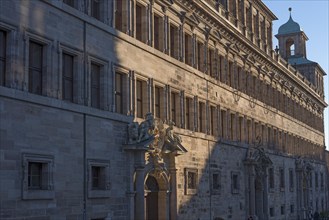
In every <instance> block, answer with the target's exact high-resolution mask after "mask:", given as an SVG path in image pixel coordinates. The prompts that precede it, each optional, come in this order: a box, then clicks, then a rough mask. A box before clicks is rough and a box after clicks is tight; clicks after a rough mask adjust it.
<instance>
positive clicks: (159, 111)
mask: <svg viewBox="0 0 329 220" xmlns="http://www.w3.org/2000/svg"><path fill="white" fill-rule="evenodd" d="M164 97H165V92H164V88H163V87H159V86H155V87H154V115H155V117H157V118H161V119H164V106H165V102H164Z"/></svg>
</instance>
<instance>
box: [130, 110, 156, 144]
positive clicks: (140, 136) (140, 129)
mask: <svg viewBox="0 0 329 220" xmlns="http://www.w3.org/2000/svg"><path fill="white" fill-rule="evenodd" d="M153 130H154V117H153V115H152V113H147V114H146V115H145V121H143V122H142V123H140V124H139V125H138V123H137V122H132V123H130V124H129V125H128V144H134V143H140V142H143V141H146V140H148V139H150V138H151V137H152V136H153Z"/></svg>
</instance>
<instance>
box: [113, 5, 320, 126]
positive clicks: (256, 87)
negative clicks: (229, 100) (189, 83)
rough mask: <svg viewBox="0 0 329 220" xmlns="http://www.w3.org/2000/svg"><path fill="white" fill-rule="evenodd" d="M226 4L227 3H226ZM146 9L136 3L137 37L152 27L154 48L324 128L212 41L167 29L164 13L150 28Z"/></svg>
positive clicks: (119, 7)
mask: <svg viewBox="0 0 329 220" xmlns="http://www.w3.org/2000/svg"><path fill="white" fill-rule="evenodd" d="M232 2H235V1H232ZM240 2H243V1H240ZM126 4H127V2H125V1H118V2H116V7H117V10H116V28H117V29H118V30H120V31H123V30H122V27H123V23H122V22H124V21H125V20H126V19H124V18H123V17H122V16H123V14H127V12H126V11H125V10H126V8H125V7H126ZM223 4H224V5H227V4H226V3H223ZM230 4H231V1H230ZM232 4H236V3H232ZM225 7H226V6H225ZM233 8H235V7H233ZM147 11H149V10H146V8H145V6H143V5H142V4H139V3H137V4H136V38H137V39H138V40H140V41H143V42H145V43H147V42H149V39H147V37H148V36H149V34H148V33H147V31H148V30H153V32H154V33H153V41H154V43H153V46H154V48H156V49H158V50H160V51H167V53H168V54H169V55H170V56H172V57H174V58H176V59H178V60H181V61H182V62H185V63H186V64H187V65H191V66H193V67H195V68H197V69H198V70H200V71H202V72H205V73H207V74H209V75H211V76H213V77H214V78H216V79H218V80H220V81H221V82H223V83H226V84H228V85H230V86H232V87H234V88H235V87H236V89H238V90H240V91H242V92H245V93H247V94H248V95H250V96H252V97H253V98H256V99H259V100H260V101H262V102H265V103H266V104H267V105H269V106H272V107H274V108H277V109H279V110H280V111H282V112H285V113H287V114H289V115H290V116H292V117H295V118H297V119H298V120H300V121H302V122H304V123H306V124H308V125H310V126H311V127H314V128H316V129H317V130H320V131H322V130H323V126H322V123H321V121H322V118H321V117H319V116H316V115H314V112H313V110H311V109H308V108H307V107H304V106H303V105H302V104H301V103H298V102H296V101H295V100H292V99H291V98H290V97H288V96H287V95H285V94H283V93H281V92H279V91H278V90H277V89H275V88H273V87H272V86H270V85H266V83H265V82H263V81H261V80H260V79H258V78H257V77H255V76H253V77H252V74H251V73H245V72H244V71H242V68H241V67H238V66H236V64H235V63H234V62H231V61H228V60H226V58H225V56H221V55H219V54H218V52H217V50H216V49H215V48H214V47H212V46H211V45H210V44H209V42H207V43H206V41H205V40H201V38H199V37H197V35H195V34H191V33H188V31H183V32H181V31H179V30H180V27H178V26H177V25H176V24H174V22H173V23H170V24H169V26H168V28H165V21H166V19H165V16H164V15H159V14H157V13H155V12H154V14H153V15H152V16H153V23H152V24H153V27H152V28H148V26H149V23H150V21H149V20H148V19H147V17H148V16H146V15H145V13H147ZM124 12H125V13H124ZM247 14H248V13H247ZM152 16H151V17H152ZM254 16H256V17H257V16H258V14H257V15H254ZM248 17H249V16H247V18H248ZM247 20H248V19H247ZM254 21H257V19H254ZM125 26H127V25H125ZM254 27H257V25H254ZM256 29H257V28H256ZM124 32H126V31H124ZM167 32H168V33H167ZM256 33H257V31H256ZM167 34H168V37H167V38H166V37H165V36H166V35H167ZM181 35H182V36H181ZM166 39H168V41H169V43H168V44H166V43H165V41H166ZM166 45H168V48H169V49H166V48H165V46H166ZM244 78H246V79H244ZM249 78H250V79H249ZM248 85H249V86H248ZM250 85H252V86H250Z"/></svg>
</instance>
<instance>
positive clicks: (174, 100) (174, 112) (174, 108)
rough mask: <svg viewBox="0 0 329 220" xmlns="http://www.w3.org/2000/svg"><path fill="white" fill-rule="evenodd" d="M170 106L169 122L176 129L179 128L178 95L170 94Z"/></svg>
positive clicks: (175, 93)
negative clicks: (170, 121) (172, 123)
mask: <svg viewBox="0 0 329 220" xmlns="http://www.w3.org/2000/svg"><path fill="white" fill-rule="evenodd" d="M170 100H171V102H170V105H171V120H172V121H173V122H174V123H175V125H176V126H177V127H179V126H180V111H179V110H180V109H179V107H180V99H179V93H177V92H171V96H170Z"/></svg>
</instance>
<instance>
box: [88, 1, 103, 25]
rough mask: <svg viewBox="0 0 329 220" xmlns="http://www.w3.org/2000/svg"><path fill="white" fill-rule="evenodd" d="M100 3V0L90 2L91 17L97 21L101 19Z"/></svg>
mask: <svg viewBox="0 0 329 220" xmlns="http://www.w3.org/2000/svg"><path fill="white" fill-rule="evenodd" d="M100 1H101V0H90V8H91V16H92V17H94V18H96V19H97V20H100V19H101V13H100V6H101V4H100Z"/></svg>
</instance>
